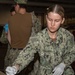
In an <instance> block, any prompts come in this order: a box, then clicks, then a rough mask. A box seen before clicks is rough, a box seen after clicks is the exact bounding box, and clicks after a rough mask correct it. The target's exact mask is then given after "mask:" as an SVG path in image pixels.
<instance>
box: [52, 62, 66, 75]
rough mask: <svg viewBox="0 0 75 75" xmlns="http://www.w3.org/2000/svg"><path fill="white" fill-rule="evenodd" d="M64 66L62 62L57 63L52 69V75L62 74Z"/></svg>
mask: <svg viewBox="0 0 75 75" xmlns="http://www.w3.org/2000/svg"><path fill="white" fill-rule="evenodd" d="M65 66H66V65H65V64H64V63H60V64H59V65H57V66H56V67H55V68H54V70H53V75H62V74H63V72H64V68H65Z"/></svg>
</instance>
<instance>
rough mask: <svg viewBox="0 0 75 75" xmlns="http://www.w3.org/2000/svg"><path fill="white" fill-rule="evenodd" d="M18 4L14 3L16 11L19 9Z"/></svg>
mask: <svg viewBox="0 0 75 75" xmlns="http://www.w3.org/2000/svg"><path fill="white" fill-rule="evenodd" d="M19 8H20V6H19V5H18V4H17V5H15V11H16V12H18V11H19Z"/></svg>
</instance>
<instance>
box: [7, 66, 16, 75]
mask: <svg viewBox="0 0 75 75" xmlns="http://www.w3.org/2000/svg"><path fill="white" fill-rule="evenodd" d="M16 73H17V68H16V67H15V66H12V67H11V66H8V67H7V68H6V75H15V74H16Z"/></svg>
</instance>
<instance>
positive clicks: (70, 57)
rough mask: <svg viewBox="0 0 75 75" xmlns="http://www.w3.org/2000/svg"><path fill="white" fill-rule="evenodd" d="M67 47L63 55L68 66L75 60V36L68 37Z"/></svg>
mask: <svg viewBox="0 0 75 75" xmlns="http://www.w3.org/2000/svg"><path fill="white" fill-rule="evenodd" d="M66 41H67V43H66V49H65V51H64V54H63V56H62V58H63V60H62V61H63V62H64V63H65V64H66V66H68V65H70V64H71V63H72V62H73V61H74V60H75V43H74V37H73V36H71V37H67V38H66Z"/></svg>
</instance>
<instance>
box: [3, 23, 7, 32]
mask: <svg viewBox="0 0 75 75" xmlns="http://www.w3.org/2000/svg"><path fill="white" fill-rule="evenodd" d="M4 30H5V32H6V33H7V32H8V24H7V23H6V24H5V25H4Z"/></svg>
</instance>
